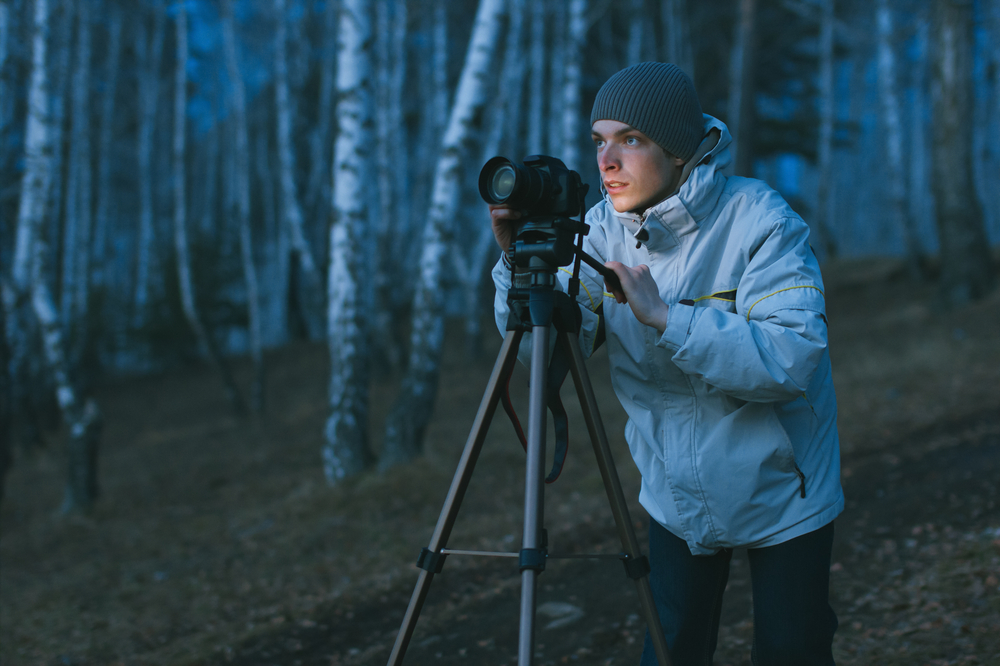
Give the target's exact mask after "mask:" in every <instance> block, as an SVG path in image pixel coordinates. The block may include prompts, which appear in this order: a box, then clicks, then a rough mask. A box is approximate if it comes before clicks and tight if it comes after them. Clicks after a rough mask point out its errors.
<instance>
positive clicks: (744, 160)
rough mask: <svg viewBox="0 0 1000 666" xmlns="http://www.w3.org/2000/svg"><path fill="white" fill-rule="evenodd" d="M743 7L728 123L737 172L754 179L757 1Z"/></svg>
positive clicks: (750, 0)
mask: <svg viewBox="0 0 1000 666" xmlns="http://www.w3.org/2000/svg"><path fill="white" fill-rule="evenodd" d="M739 4H740V14H739V19H738V20H737V23H736V35H735V39H734V40H733V51H732V58H731V60H730V67H729V114H728V118H727V122H728V124H729V132H730V133H731V134H732V135H733V148H732V150H733V151H734V152H735V155H734V156H733V170H734V172H735V173H736V175H737V176H753V151H754V146H753V139H754V133H755V131H756V124H757V122H756V121H757V104H756V101H755V97H756V95H757V84H756V75H755V71H756V67H755V61H756V50H757V43H756V42H757V39H756V33H757V28H756V25H755V24H756V19H757V0H739Z"/></svg>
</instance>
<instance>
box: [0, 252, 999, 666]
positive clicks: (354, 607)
mask: <svg viewBox="0 0 1000 666" xmlns="http://www.w3.org/2000/svg"><path fill="white" fill-rule="evenodd" d="M826 273H827V283H828V302H829V315H830V317H829V318H830V325H831V354H832V356H833V363H834V372H835V378H836V383H837V389H838V397H839V402H840V429H841V437H842V447H843V475H844V486H845V492H846V493H847V497H848V507H847V509H846V511H845V513H844V514H843V516H841V517H840V518H839V519H838V521H837V538H836V542H835V551H834V561H835V564H834V566H833V570H832V581H833V583H832V585H833V603H834V605H835V608H836V610H837V612H838V614H839V616H840V622H841V625H840V630H839V632H838V634H837V639H836V643H835V649H836V654H837V658H838V663H841V664H1000V580H998V577H1000V509H998V500H1000V498H998V485H1000V291H998V292H994V294H993V295H992V297H991V298H990V299H987V301H985V302H981V303H978V304H975V305H973V306H969V307H966V308H963V309H960V310H959V311H956V312H945V311H943V310H942V309H940V308H939V307H937V306H936V305H934V301H933V298H932V290H931V289H930V288H928V287H924V286H918V285H912V284H909V283H907V282H905V281H903V280H901V279H899V278H898V277H897V276H898V275H899V271H898V266H896V265H895V264H892V263H888V262H854V263H845V264H839V265H834V266H828V267H827V268H826ZM451 339H452V340H454V342H453V344H451V345H450V348H452V349H454V350H455V351H454V352H452V353H450V354H449V356H448V358H447V362H446V367H445V370H444V373H443V376H442V381H441V392H440V395H439V399H438V406H437V409H436V412H435V418H434V421H433V423H432V426H431V429H430V432H429V435H428V442H427V454H426V456H425V457H424V458H423V459H421V460H420V461H418V462H416V463H415V464H413V465H410V466H408V467H406V468H401V469H396V470H393V471H391V472H390V473H388V474H385V475H377V474H371V475H367V476H364V477H362V478H360V479H357V480H355V481H351V482H350V483H348V484H346V485H344V486H343V487H340V488H336V489H330V488H327V487H326V486H325V484H324V483H323V480H322V474H321V471H320V464H319V447H320V444H321V442H320V433H321V431H322V424H323V421H324V418H325V409H326V408H325V400H324V398H325V392H326V380H327V378H326V372H327V370H326V367H327V364H326V358H325V352H324V350H323V349H322V348H321V347H315V346H299V347H295V348H290V349H286V350H282V351H280V352H276V353H274V354H272V355H270V356H269V358H268V361H269V387H268V390H269V395H268V408H269V412H268V415H267V416H266V417H265V418H264V419H261V420H249V421H243V420H240V419H238V418H236V417H235V416H233V415H232V414H231V412H230V411H229V409H228V406H227V405H226V402H225V399H224V397H223V396H222V395H221V391H220V387H219V383H218V380H217V379H216V378H215V377H213V376H212V375H211V374H210V373H209V372H208V371H207V370H203V369H198V368H181V369H178V370H177V371H176V372H173V373H170V374H168V375H165V376H160V377H152V378H145V379H139V380H130V381H127V382H119V383H116V384H113V385H108V386H106V387H104V388H103V389H102V392H101V395H100V399H101V402H102V405H103V408H104V410H105V412H106V421H107V429H106V433H105V438H104V445H103V450H102V457H101V479H102V499H101V501H100V503H99V506H98V507H97V509H96V510H95V511H94V512H93V513H92V514H91V515H88V516H74V517H60V516H58V515H56V514H55V509H56V507H57V506H58V505H59V502H60V499H61V492H62V481H63V465H64V461H63V455H62V450H61V447H60V442H61V435H60V434H59V433H52V434H51V436H50V438H49V439H50V444H49V446H48V448H46V449H44V450H42V451H37V452H33V453H31V454H23V453H22V454H21V455H19V456H18V459H17V461H16V465H15V467H14V469H13V470H12V472H11V476H10V478H9V485H8V495H7V497H6V498H5V499H4V502H3V504H2V506H0V664H3V665H4V666H8V665H9V666H16V665H20V664H77V665H83V664H95V665H96V664H116V663H122V664H150V665H154V664H155V665H175V664H176V665H184V664H225V663H234V664H246V665H250V664H260V665H264V664H282V665H285V664H288V665H292V664H323V665H329V664H345V665H346V664H358V665H365V666H367V665H369V664H382V663H385V659H386V656H387V654H388V649H389V647H390V646H391V644H392V641H393V638H394V636H395V633H396V630H397V629H398V626H399V621H400V618H401V617H402V613H403V610H404V608H405V606H406V601H407V599H408V597H409V593H410V591H411V589H412V585H413V582H414V580H415V569H414V567H413V561H414V560H415V558H416V555H417V553H418V552H419V550H420V548H421V547H422V546H424V545H426V544H427V541H428V539H429V538H430V533H431V531H432V529H433V525H434V522H435V521H436V519H437V515H438V511H439V510H440V508H441V504H442V502H443V500H444V495H445V492H446V490H447V487H448V484H449V482H450V480H451V475H452V472H453V471H454V467H455V464H456V462H457V457H458V453H459V451H460V450H461V448H462V446H463V444H464V442H465V438H466V435H467V434H468V429H469V427H470V426H471V423H472V417H473V416H474V414H475V411H476V407H477V405H478V402H479V399H480V397H481V395H482V391H483V388H484V387H485V384H486V379H487V376H488V374H489V370H490V367H491V365H492V361H493V357H492V356H490V357H489V358H486V359H484V360H481V361H474V362H470V361H468V360H467V359H466V358H464V356H463V354H462V351H461V350H462V349H463V346H462V345H461V340H460V339H459V338H458V337H457V336H452V338H451ZM495 351H496V345H493V346H492V347H491V349H490V351H489V352H488V354H490V355H491V354H493V353H495ZM590 365H591V375H592V378H593V381H594V384H595V390H596V392H597V394H598V399H599V401H600V403H601V405H602V414H603V417H604V421H605V425H606V427H607V430H608V434H609V436H610V438H611V440H612V445H613V448H614V451H615V455H616V459H617V461H618V465H619V472H620V474H621V477H622V480H623V483H624V485H625V490H626V494H627V495H628V496H629V497H630V498H634V497H635V496H636V495H637V490H638V477H637V474H636V471H635V468H634V466H633V465H632V463H631V461H630V459H629V457H628V452H627V449H626V447H625V446H624V442H623V441H622V437H621V432H622V427H623V425H624V417H623V415H622V413H621V410H620V408H619V407H618V406H617V403H616V401H615V399H614V396H613V394H612V393H611V391H610V388H609V387H608V385H607V363H606V359H605V358H604V357H603V355H600V354H599V355H598V357H597V358H595V359H594V360H593V361H592V362H591V364H590ZM525 376H526V373H525V372H524V371H523V370H519V371H518V374H517V375H516V376H515V379H514V386H513V387H512V389H513V390H514V392H515V393H516V395H515V400H516V401H518V402H519V404H520V405H522V407H523V405H524V390H523V389H524V383H525ZM394 389H395V386H394V383H393V381H391V380H386V381H384V382H380V383H378V384H377V385H376V386H375V389H374V393H373V411H374V414H373V416H374V418H373V427H372V436H373V438H375V439H377V437H378V436H380V432H379V426H380V424H381V420H382V417H383V416H384V414H385V412H386V411H387V409H388V406H389V403H390V402H391V399H392V397H393V393H394ZM564 401H565V402H566V404H567V407H568V408H569V410H570V418H571V451H570V458H569V461H568V463H567V465H566V470H565V472H564V474H563V478H562V479H560V481H559V482H558V483H556V484H555V485H554V486H551V487H550V488H549V489H548V491H547V492H548V494H547V508H546V514H547V525H548V529H549V533H550V540H551V549H552V550H553V551H555V550H559V551H563V552H567V551H569V552H605V553H613V552H616V551H617V547H616V546H617V545H616V543H615V538H614V530H613V525H612V522H611V518H610V514H609V511H608V509H607V501H606V499H605V497H604V491H603V487H602V485H601V482H600V478H599V476H598V474H597V470H596V467H595V465H594V463H593V456H592V454H591V453H590V451H589V442H588V441H587V440H586V437H585V432H583V430H584V429H583V427H582V425H581V424H580V419H579V418H574V415H578V414H579V410H578V408H576V406H575V397H574V396H573V394H572V390H571V388H567V390H566V391H564ZM522 475H523V454H522V453H521V451H520V447H519V446H518V445H517V444H516V443H515V442H514V440H513V438H512V435H511V428H510V425H509V424H508V423H507V422H506V419H505V417H503V416H502V414H501V415H499V416H498V417H497V418H496V420H495V422H494V425H493V427H492V428H491V430H490V435H489V438H488V441H487V444H486V447H485V450H484V453H483V456H482V458H481V459H480V462H479V465H478V467H477V472H476V475H475V476H474V478H473V481H472V486H471V489H470V492H469V495H468V497H467V499H466V501H465V502H464V504H463V507H462V514H461V515H460V517H459V521H458V524H457V525H456V530H455V533H454V535H453V537H452V539H451V543H450V544H449V545H451V546H453V547H456V548H461V547H463V546H464V547H469V548H477V549H488V550H513V549H516V547H517V542H518V540H519V534H520V522H521V494H522V487H523V480H522ZM632 511H633V518H634V519H635V521H636V523H637V524H638V525H640V529H639V533H640V535H641V536H644V526H645V521H646V520H647V518H646V516H645V514H644V512H643V511H642V509H641V508H639V507H638V505H637V504H635V503H633V504H632ZM506 562H507V561H506V560H499V561H498V560H485V559H479V558H477V559H469V558H465V559H459V558H455V557H453V558H450V559H449V561H448V563H447V566H446V567H445V571H444V573H442V574H441V575H440V576H438V577H437V578H436V580H435V582H434V584H433V586H432V590H431V596H430V599H429V603H428V606H427V607H426V609H425V611H424V613H423V615H422V617H421V619H420V623H419V624H418V627H417V634H416V637H415V639H414V642H413V645H412V647H411V649H410V652H409V654H408V659H407V663H409V664H430V663H442V664H447V663H474V664H511V663H514V662H515V661H516V659H515V658H514V653H515V652H516V643H517V637H516V630H517V619H518V618H517V614H518V610H517V608H518V607H517V596H518V584H519V582H518V581H519V578H518V575H517V571H516V568H515V567H512V566H511V565H510V564H507V563H506ZM747 573H748V572H747V565H746V562H745V557H744V556H743V555H742V554H739V555H738V556H737V557H736V558H734V565H733V573H732V576H731V579H730V584H729V588H728V593H727V598H726V608H725V611H724V616H723V627H722V629H721V631H720V645H719V650H718V652H717V658H716V662H717V663H720V664H744V663H749V660H748V655H749V646H750V642H751V640H752V617H751V614H750V592H749V580H748V576H747ZM540 583H541V585H540V599H539V601H540V602H541V603H543V604H547V605H544V606H543V607H542V608H543V610H545V611H546V613H544V614H540V616H539V652H540V654H541V657H540V658H539V660H538V661H539V663H543V664H545V663H553V664H559V663H576V664H612V663H613V664H629V663H635V662H636V660H637V655H638V653H639V651H640V649H641V643H642V636H643V632H644V627H643V626H642V623H641V621H639V618H638V605H637V601H636V597H635V592H634V589H633V587H632V585H631V583H630V582H629V581H628V580H627V579H626V578H625V576H624V573H623V572H622V569H621V565H620V564H618V563H616V562H613V561H612V562H607V561H591V560H570V561H552V562H550V564H549V567H548V569H547V570H546V571H545V573H544V574H543V575H542V577H541V579H540ZM550 625H553V626H551V627H550Z"/></svg>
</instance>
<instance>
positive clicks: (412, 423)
mask: <svg viewBox="0 0 1000 666" xmlns="http://www.w3.org/2000/svg"><path fill="white" fill-rule="evenodd" d="M502 14H503V2H502V1H501V0H480V3H479V9H478V10H477V12H476V21H475V24H474V26H473V29H472V37H471V39H470V42H469V49H468V52H467V54H466V58H465V64H464V66H463V69H462V75H461V77H460V79H459V83H458V90H457V91H456V93H455V102H454V104H453V105H452V109H451V114H450V116H449V119H448V126H447V129H446V130H445V135H444V140H443V142H442V145H441V156H440V158H439V159H438V163H437V169H436V171H435V176H434V190H433V195H432V200H431V207H430V212H429V216H428V220H427V226H426V227H425V228H424V235H423V246H422V248H421V253H420V275H419V277H418V280H417V287H416V292H415V294H414V298H413V328H412V333H411V336H410V357H409V363H408V367H407V372H406V376H405V377H404V379H403V384H402V387H401V389H400V395H399V397H398V398H397V400H396V402H395V404H394V406H393V409H392V411H391V413H390V415H389V417H388V420H387V423H386V430H385V442H384V444H383V447H382V458H381V460H380V463H379V464H380V467H381V468H382V469H386V468H388V467H391V466H393V465H396V464H399V463H403V462H405V461H407V460H410V459H412V458H414V457H415V456H417V455H419V454H420V452H421V450H422V446H423V435H424V430H425V428H426V427H427V423H428V421H429V419H430V415H431V412H432V410H433V406H434V399H435V397H436V394H437V381H438V374H439V370H440V363H441V347H442V343H443V338H444V313H443V311H442V310H443V302H442V300H443V299H442V290H441V284H442V267H443V265H444V263H443V262H444V259H445V257H446V255H447V252H448V251H449V249H450V247H451V231H452V229H451V223H452V218H453V217H454V212H455V210H456V207H457V205H458V193H459V176H460V175H461V170H462V156H463V152H464V147H465V144H466V142H467V141H468V140H469V138H470V135H471V133H472V125H473V122H474V120H475V118H477V117H478V116H479V115H480V113H481V112H482V109H483V106H484V105H485V103H486V90H485V86H484V80H485V79H486V78H487V69H488V68H489V67H490V66H491V65H492V64H493V59H494V58H493V55H494V51H495V50H496V45H497V41H498V34H499V29H500V17H501V16H502Z"/></svg>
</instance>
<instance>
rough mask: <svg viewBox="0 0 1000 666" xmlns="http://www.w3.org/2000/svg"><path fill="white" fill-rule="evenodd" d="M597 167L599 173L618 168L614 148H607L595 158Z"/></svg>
mask: <svg viewBox="0 0 1000 666" xmlns="http://www.w3.org/2000/svg"><path fill="white" fill-rule="evenodd" d="M597 166H598V168H599V169H600V170H601V171H609V170H612V169H617V168H618V166H619V161H618V153H617V151H615V149H614V146H607V147H606V148H605V149H604V150H602V151H601V152H600V154H599V155H598V156H597Z"/></svg>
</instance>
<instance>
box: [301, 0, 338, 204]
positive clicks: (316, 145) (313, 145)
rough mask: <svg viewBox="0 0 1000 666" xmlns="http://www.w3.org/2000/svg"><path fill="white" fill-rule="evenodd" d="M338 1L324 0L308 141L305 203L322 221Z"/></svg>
mask: <svg viewBox="0 0 1000 666" xmlns="http://www.w3.org/2000/svg"><path fill="white" fill-rule="evenodd" d="M339 6H340V4H339V0H327V2H326V8H325V10H324V12H323V47H322V50H321V60H320V76H319V102H318V104H317V114H316V115H317V117H318V118H319V121H318V122H317V123H316V127H315V128H314V130H313V133H312V135H311V136H310V138H309V184H308V186H307V189H306V198H305V201H306V204H307V205H308V207H309V210H311V211H313V215H314V216H315V217H316V218H317V219H320V220H323V221H324V222H325V221H326V220H327V218H328V217H329V214H330V187H331V186H332V181H331V180H330V153H331V152H332V150H331V148H332V141H331V140H330V127H331V124H332V123H331V121H332V119H333V93H334V89H335V87H336V79H337V73H336V70H335V67H336V62H337V57H336V55H337V48H336V42H337V14H338V8H339Z"/></svg>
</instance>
